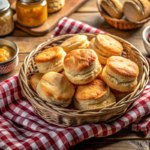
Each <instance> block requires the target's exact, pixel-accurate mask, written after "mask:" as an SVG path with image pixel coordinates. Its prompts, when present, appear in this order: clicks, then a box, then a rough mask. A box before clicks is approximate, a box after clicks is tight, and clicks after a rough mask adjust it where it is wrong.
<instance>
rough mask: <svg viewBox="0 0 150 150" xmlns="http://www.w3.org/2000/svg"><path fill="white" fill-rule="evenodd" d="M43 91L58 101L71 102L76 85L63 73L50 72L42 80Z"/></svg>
mask: <svg viewBox="0 0 150 150" xmlns="http://www.w3.org/2000/svg"><path fill="white" fill-rule="evenodd" d="M41 90H42V92H44V93H45V95H47V96H50V97H54V98H55V99H56V100H58V101H59V100H60V101H67V100H70V99H71V98H72V97H73V95H74V92H75V88H74V85H73V84H72V83H71V82H70V81H69V80H68V79H67V78H66V77H65V76H64V75H63V74H61V73H57V72H48V73H46V74H45V75H44V76H43V77H42V79H41Z"/></svg>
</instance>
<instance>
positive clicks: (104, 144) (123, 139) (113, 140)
mask: <svg viewBox="0 0 150 150" xmlns="http://www.w3.org/2000/svg"><path fill="white" fill-rule="evenodd" d="M9 1H10V2H13V1H14V0H9ZM69 18H72V19H75V20H79V21H82V22H85V23H87V24H89V25H92V26H94V27H96V28H100V29H102V30H104V31H106V32H109V33H111V34H114V35H117V36H119V37H121V38H123V39H125V40H127V41H129V42H130V43H132V44H133V45H135V46H136V47H137V48H138V49H139V50H140V51H141V52H142V53H143V55H145V56H147V55H148V53H147V52H146V50H145V48H144V45H143V42H142V31H143V29H144V28H145V27H146V26H148V25H150V23H146V24H145V25H144V26H143V27H142V28H140V29H137V30H132V31H120V30H117V29H115V28H113V27H111V26H110V25H108V24H107V23H106V22H105V21H104V19H103V18H102V17H100V14H99V12H98V9H97V7H96V0H87V2H86V3H85V4H84V5H83V6H82V7H80V8H79V9H78V10H77V11H76V12H75V13H73V14H72V15H70V16H69ZM52 32H53V31H52ZM52 32H50V33H48V34H47V35H45V36H42V37H34V36H30V35H28V34H26V33H24V32H22V31H20V30H19V29H15V30H14V32H13V33H12V34H11V35H9V36H7V37H6V38H7V39H10V40H12V41H14V42H15V43H16V44H17V45H18V47H19V50H20V51H19V64H18V66H17V68H16V69H15V70H14V71H13V72H11V73H9V74H7V75H3V76H0V82H1V81H3V80H5V79H7V78H9V77H11V76H13V75H15V74H17V73H18V72H19V69H20V66H21V65H22V62H23V60H24V58H25V57H26V56H27V55H28V54H29V53H30V52H31V51H32V50H33V49H34V48H36V46H38V45H39V44H40V43H42V42H44V41H46V40H47V39H49V37H50V35H51V34H52ZM149 140H150V134H148V135H147V136H146V137H145V136H144V135H143V134H142V133H136V132H132V131H130V130H127V129H124V130H122V131H120V132H118V133H116V134H114V135H112V136H109V137H106V138H92V139H89V140H87V141H84V142H81V143H80V144H77V145H76V146H73V147H71V148H70V150H75V149H78V150H84V149H85V150H94V149H96V150H135V149H136V150H137V149H138V150H148V149H149V143H150V141H149Z"/></svg>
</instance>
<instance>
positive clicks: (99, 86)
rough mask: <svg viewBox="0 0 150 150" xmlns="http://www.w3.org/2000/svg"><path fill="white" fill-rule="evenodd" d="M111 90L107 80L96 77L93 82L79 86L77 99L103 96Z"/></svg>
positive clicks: (76, 94)
mask: <svg viewBox="0 0 150 150" xmlns="http://www.w3.org/2000/svg"><path fill="white" fill-rule="evenodd" d="M108 90H109V87H108V86H107V85H106V83H105V82H103V81H102V80H99V79H95V80H93V81H92V82H90V83H88V84H85V85H80V86H77V88H76V93H75V98H76V99H77V100H90V99H98V98H101V97H103V96H104V95H105V94H106V93H107V92H108Z"/></svg>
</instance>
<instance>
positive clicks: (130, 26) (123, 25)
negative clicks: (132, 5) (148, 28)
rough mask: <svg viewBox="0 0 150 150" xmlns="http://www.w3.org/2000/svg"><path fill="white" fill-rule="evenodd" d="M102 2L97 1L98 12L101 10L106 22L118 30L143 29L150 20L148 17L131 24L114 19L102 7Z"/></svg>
mask: <svg viewBox="0 0 150 150" xmlns="http://www.w3.org/2000/svg"><path fill="white" fill-rule="evenodd" d="M101 1H102V0H97V7H98V10H99V12H100V14H101V16H102V17H103V18H104V19H105V20H106V22H107V23H108V24H110V25H111V26H113V27H115V28H116V29H120V30H131V29H137V28H140V27H142V26H143V25H144V24H145V23H146V22H148V21H149V20H150V17H148V18H146V19H144V20H141V21H137V22H130V21H128V20H124V19H117V18H112V17H111V16H109V15H108V14H107V13H106V12H105V11H104V9H103V8H102V7H101Z"/></svg>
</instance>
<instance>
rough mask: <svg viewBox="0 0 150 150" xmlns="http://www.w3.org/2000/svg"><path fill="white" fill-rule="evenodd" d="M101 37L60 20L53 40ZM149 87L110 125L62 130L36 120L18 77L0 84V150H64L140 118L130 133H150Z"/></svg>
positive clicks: (72, 23) (118, 128) (118, 129)
mask: <svg viewBox="0 0 150 150" xmlns="http://www.w3.org/2000/svg"><path fill="white" fill-rule="evenodd" d="M77 32H96V33H105V32H103V31H101V30H99V29H96V28H93V27H91V26H89V25H87V24H84V23H81V22H79V21H74V20H72V19H68V18H63V19H62V20H61V21H60V22H59V24H58V26H57V27H56V30H55V33H54V35H53V36H56V35H60V34H65V33H77ZM149 113H150V84H149V85H147V87H146V89H145V91H144V93H143V94H142V96H141V97H140V98H139V99H137V100H136V101H135V102H134V104H133V106H132V109H130V111H128V113H126V114H125V115H124V116H122V117H121V118H120V119H118V120H117V121H114V122H112V123H110V124H104V123H101V124H87V125H82V126H78V127H69V128H63V127H58V126H55V125H52V124H49V123H47V122H45V121H44V120H43V119H41V118H40V117H39V116H37V115H36V114H35V112H34V110H33V108H32V106H31V104H30V103H29V101H28V100H27V99H26V98H24V97H23V95H22V93H21V89H20V86H19V81H18V75H16V76H13V77H11V78H10V79H8V80H5V81H4V82H2V83H0V149H2V150H37V149H42V150H44V149H45V150H46V149H49V150H58V149H61V150H66V149H68V148H69V147H71V146H73V145H75V144H77V143H79V142H81V141H84V140H86V139H89V138H91V137H97V136H99V137H105V136H108V135H111V134H114V133H116V132H118V131H120V130H121V129H123V128H125V127H126V126H128V125H129V124H131V123H132V122H134V121H136V120H139V119H140V118H141V117H143V116H146V115H147V116H146V117H144V118H143V119H142V120H141V121H140V123H137V124H136V123H134V124H131V125H130V126H131V129H132V130H133V131H137V132H139V131H142V132H144V133H145V134H147V132H148V131H149V130H150V115H149V116H148V114H149Z"/></svg>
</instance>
